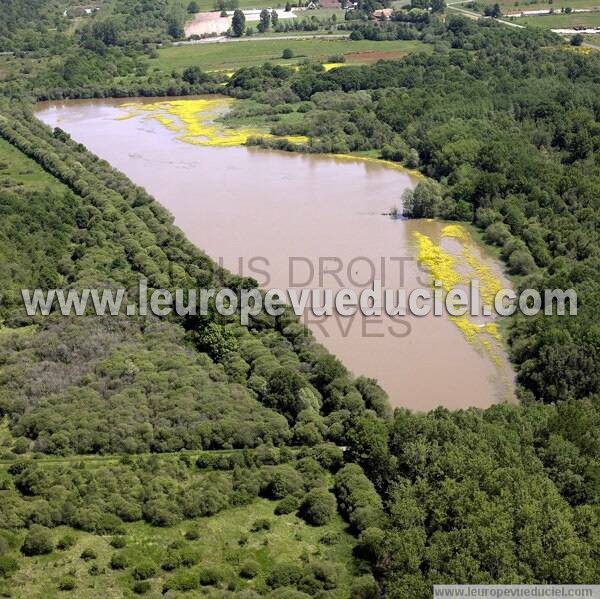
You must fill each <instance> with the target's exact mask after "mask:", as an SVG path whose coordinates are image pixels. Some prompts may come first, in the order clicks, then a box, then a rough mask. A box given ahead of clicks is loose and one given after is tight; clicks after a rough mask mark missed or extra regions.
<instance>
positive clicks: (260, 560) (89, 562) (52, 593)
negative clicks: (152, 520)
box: [0, 499, 358, 599]
mask: <svg viewBox="0 0 600 599" xmlns="http://www.w3.org/2000/svg"><path fill="white" fill-rule="evenodd" d="M276 505H277V504H276V502H273V501H269V500H266V499H259V500H257V501H255V502H253V503H252V504H250V505H247V506H243V507H237V508H232V509H229V510H227V511H224V512H221V513H219V514H217V515H215V516H211V517H208V518H198V519H196V520H187V521H185V522H182V523H180V524H178V525H176V526H173V527H170V528H156V527H152V526H150V525H148V524H146V523H143V522H137V523H133V524H128V525H126V526H125V527H124V531H123V532H124V533H125V534H124V535H122V536H121V538H122V542H121V543H122V544H124V547H120V548H114V547H113V546H111V542H113V541H112V539H113V537H111V536H100V535H93V534H89V533H86V532H82V531H75V530H73V529H70V528H68V527H58V528H56V529H54V530H53V536H54V537H55V539H56V540H58V539H60V538H62V537H64V536H65V535H71V536H72V537H74V538H75V539H76V542H75V544H74V545H73V546H72V547H69V548H67V549H64V550H58V551H55V552H53V553H51V554H49V555H42V556H35V557H26V558H21V568H20V569H19V571H18V572H17V573H16V574H15V575H14V577H13V578H12V580H11V582H10V589H11V595H10V596H12V597H28V598H29V599H52V598H55V597H62V596H65V593H64V592H61V591H60V590H59V585H60V584H61V581H64V580H65V578H69V577H71V578H74V579H76V581H77V586H76V588H75V589H73V590H72V592H71V593H70V596H76V597H78V599H79V598H81V599H88V598H89V599H92V598H94V599H95V598H96V597H98V596H100V595H102V596H103V597H106V598H115V599H116V598H122V597H135V596H136V595H135V594H134V593H133V591H132V588H133V586H134V584H135V582H136V566H137V567H139V566H140V565H142V564H150V565H151V566H152V567H153V571H152V575H151V576H150V577H149V578H148V584H149V589H148V590H147V591H146V593H145V595H146V596H150V597H160V596H161V592H162V591H163V588H164V586H165V585H167V586H171V587H173V588H174V590H175V589H176V590H177V591H179V590H184V587H186V586H189V587H190V591H188V592H186V593H185V596H186V597H199V596H203V595H204V594H205V593H204V591H203V589H202V586H204V589H206V590H208V589H210V588H211V587H212V588H213V589H214V587H221V588H229V589H232V590H233V589H236V590H243V589H256V590H259V591H260V590H264V589H266V588H268V586H267V582H266V579H267V577H268V575H269V573H270V572H271V571H272V570H273V568H274V567H275V566H276V565H279V564H283V563H289V564H299V565H301V564H303V563H307V562H309V561H310V562H312V563H314V562H319V563H324V564H326V565H328V567H329V569H330V571H332V572H333V573H334V575H335V589H333V590H331V591H330V594H328V597H331V598H332V599H335V598H338V597H339V598H342V597H348V595H349V588H350V584H351V578H352V576H356V575H357V574H358V572H357V568H358V564H357V563H356V562H355V560H354V558H353V557H352V548H353V545H354V543H355V539H353V537H351V536H350V535H349V534H348V533H347V532H346V525H345V523H344V522H343V521H342V519H341V518H340V517H339V516H336V518H335V519H334V520H332V521H331V522H330V523H329V524H327V525H325V526H319V527H313V526H309V525H307V524H306V523H305V522H304V521H303V520H301V519H300V518H298V517H297V516H296V515H294V514H288V515H280V516H276V515H275V514H274V508H275V506H276ZM257 522H261V526H260V527H259V526H255V524H256V523H257ZM265 522H266V523H267V524H264V523H265ZM257 528H258V529H259V530H257ZM191 530H193V531H194V532H195V535H194V536H197V538H190V534H189V531H191ZM186 533H188V534H187V535H186ZM324 538H325V539H326V541H325V542H324V541H323V539H324ZM85 550H87V551H88V556H85V554H84V556H85V557H82V553H83V552H84V551H85ZM115 554H117V555H120V556H122V558H123V560H124V564H127V565H126V566H125V567H123V568H120V569H115V568H113V567H111V565H110V562H111V558H112V557H113V556H114V555H115ZM174 554H185V555H186V556H188V562H189V563H186V564H184V565H182V566H179V567H177V568H176V569H174V570H172V569H171V568H170V567H167V566H166V565H165V564H166V563H167V562H168V559H169V556H170V555H174ZM92 555H93V556H95V557H89V556H92ZM249 561H251V562H252V564H253V567H254V569H255V571H256V575H255V576H253V577H250V578H249V577H247V576H244V575H240V571H241V570H242V567H243V566H244V565H246V564H247V562H249ZM192 562H193V563H192ZM332 568H333V569H332ZM331 569H332V570H331ZM138 578H139V576H138ZM202 580H204V581H205V582H204V583H202V582H200V584H199V581H202ZM176 585H178V586H179V588H176ZM7 588H8V583H7V582H6V581H4V582H0V592H4V591H6V590H7ZM172 592H173V591H172ZM173 596H175V595H173ZM176 596H180V595H179V594H177V595H176ZM181 596H184V595H181Z"/></svg>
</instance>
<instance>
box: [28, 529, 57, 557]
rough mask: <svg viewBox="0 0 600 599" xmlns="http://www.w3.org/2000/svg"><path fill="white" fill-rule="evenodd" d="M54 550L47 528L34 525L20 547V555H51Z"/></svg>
mask: <svg viewBox="0 0 600 599" xmlns="http://www.w3.org/2000/svg"><path fill="white" fill-rule="evenodd" d="M53 550H54V543H53V542H52V536H51V535H50V532H49V531H48V529H47V528H45V527H43V526H39V525H37V524H34V525H33V526H32V527H31V528H30V529H29V532H28V533H27V536H26V537H25V541H24V542H23V546H22V547H21V553H23V555H29V556H31V555H45V554H47V553H52V551H53Z"/></svg>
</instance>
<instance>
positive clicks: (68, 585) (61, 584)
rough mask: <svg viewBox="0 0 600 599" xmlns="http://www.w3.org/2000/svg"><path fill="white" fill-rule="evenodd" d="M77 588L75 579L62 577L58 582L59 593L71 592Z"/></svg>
mask: <svg viewBox="0 0 600 599" xmlns="http://www.w3.org/2000/svg"><path fill="white" fill-rule="evenodd" d="M76 586H77V584H76V582H75V579H74V578H73V577H72V576H63V578H61V579H60V580H59V581H58V590H59V591H72V590H73V589H74V588H75V587H76Z"/></svg>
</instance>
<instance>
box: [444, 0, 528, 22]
mask: <svg viewBox="0 0 600 599" xmlns="http://www.w3.org/2000/svg"><path fill="white" fill-rule="evenodd" d="M463 2H464V0H457V1H455V2H448V4H447V7H448V9H449V10H455V11H456V12H459V13H461V14H463V15H465V16H466V17H469V18H470V19H475V20H476V21H477V20H479V19H491V17H484V16H482V15H480V14H479V13H476V12H473V11H472V10H467V9H466V8H462V7H458V6H456V5H457V4H462V3H463ZM494 21H497V22H498V23H502V25H508V27H516V28H517V29H525V25H517V24H516V23H512V22H511V21H504V20H503V19H494Z"/></svg>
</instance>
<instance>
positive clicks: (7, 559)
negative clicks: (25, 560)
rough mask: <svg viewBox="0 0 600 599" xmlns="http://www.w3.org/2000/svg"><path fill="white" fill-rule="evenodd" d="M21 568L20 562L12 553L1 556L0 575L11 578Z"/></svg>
mask: <svg viewBox="0 0 600 599" xmlns="http://www.w3.org/2000/svg"><path fill="white" fill-rule="evenodd" d="M18 569H19V562H18V561H17V560H16V559H15V558H14V557H11V556H10V555H3V556H1V557H0V577H2V578H9V577H10V576H12V575H13V574H14V573H15V572H16V571H17V570H18Z"/></svg>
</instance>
